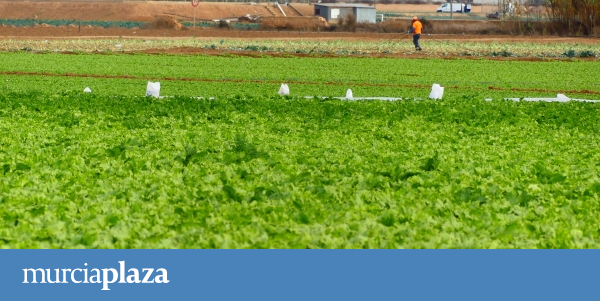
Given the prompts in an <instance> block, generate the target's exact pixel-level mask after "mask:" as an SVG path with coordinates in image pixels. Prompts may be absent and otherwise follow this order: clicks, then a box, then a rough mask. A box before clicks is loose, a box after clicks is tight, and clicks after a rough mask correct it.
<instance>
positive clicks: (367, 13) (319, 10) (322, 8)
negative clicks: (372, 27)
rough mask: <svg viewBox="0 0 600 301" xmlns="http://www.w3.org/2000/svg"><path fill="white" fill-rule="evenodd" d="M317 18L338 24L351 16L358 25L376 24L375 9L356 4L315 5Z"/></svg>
mask: <svg viewBox="0 0 600 301" xmlns="http://www.w3.org/2000/svg"><path fill="white" fill-rule="evenodd" d="M314 6H315V17H323V18H325V20H327V22H328V23H338V21H339V20H340V19H341V18H347V17H348V16H350V15H354V16H355V17H356V22H357V23H375V11H376V9H375V7H374V6H369V5H366V4H355V3H315V4H314Z"/></svg>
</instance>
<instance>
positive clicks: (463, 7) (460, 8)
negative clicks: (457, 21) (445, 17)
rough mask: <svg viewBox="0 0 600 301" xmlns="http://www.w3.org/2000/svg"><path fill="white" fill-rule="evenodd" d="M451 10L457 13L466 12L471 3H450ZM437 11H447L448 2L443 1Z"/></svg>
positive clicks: (468, 10) (469, 8)
mask: <svg viewBox="0 0 600 301" xmlns="http://www.w3.org/2000/svg"><path fill="white" fill-rule="evenodd" d="M452 11H453V12H457V13H468V12H471V4H464V3H452ZM437 12H438V13H449V12H450V3H444V4H442V5H440V7H438V9H437Z"/></svg>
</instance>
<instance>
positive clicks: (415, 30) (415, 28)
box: [408, 16, 423, 50]
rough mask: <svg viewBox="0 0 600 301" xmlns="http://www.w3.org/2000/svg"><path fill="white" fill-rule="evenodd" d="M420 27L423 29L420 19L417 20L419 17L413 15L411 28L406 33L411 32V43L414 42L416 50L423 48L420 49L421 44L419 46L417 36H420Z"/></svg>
mask: <svg viewBox="0 0 600 301" xmlns="http://www.w3.org/2000/svg"><path fill="white" fill-rule="evenodd" d="M421 29H423V24H421V21H419V18H417V16H414V17H413V20H412V28H411V29H410V30H409V31H408V33H409V34H410V33H412V34H413V44H415V49H416V50H423V49H421V46H419V38H421Z"/></svg>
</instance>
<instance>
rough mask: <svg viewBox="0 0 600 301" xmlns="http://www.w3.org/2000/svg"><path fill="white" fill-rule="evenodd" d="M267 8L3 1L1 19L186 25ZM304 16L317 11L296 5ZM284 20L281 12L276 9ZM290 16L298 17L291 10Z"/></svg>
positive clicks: (266, 13)
mask: <svg viewBox="0 0 600 301" xmlns="http://www.w3.org/2000/svg"><path fill="white" fill-rule="evenodd" d="M266 6H267V4H262V3H261V4H259V5H250V4H244V3H240V4H235V3H203V2H201V3H200V4H199V5H198V6H197V7H196V8H195V9H194V8H193V7H192V5H191V4H190V2H164V1H149V2H142V1H139V2H138V1H135V2H134V1H131V2H109V1H107V0H105V1H87V2H85V1H82V2H54V1H53V2H29V1H27V2H25V1H0V19H40V20H61V19H65V20H90V21H96V20H103V21H153V20H154V18H155V16H158V15H171V16H174V17H177V18H180V19H182V20H185V21H191V20H192V19H193V18H194V11H195V14H196V20H215V19H221V18H235V17H241V16H244V15H246V14H250V15H259V16H271V14H270V13H269V11H268V10H267V9H266ZM293 6H294V7H295V8H296V9H297V10H299V11H300V12H301V13H302V14H303V15H306V16H312V15H313V7H312V6H309V5H308V4H293ZM273 11H275V12H276V15H277V16H281V13H280V12H279V10H278V9H276V8H275V9H273ZM284 11H285V12H286V14H288V12H289V14H290V15H294V14H293V12H292V10H291V9H289V8H288V7H285V8H284Z"/></svg>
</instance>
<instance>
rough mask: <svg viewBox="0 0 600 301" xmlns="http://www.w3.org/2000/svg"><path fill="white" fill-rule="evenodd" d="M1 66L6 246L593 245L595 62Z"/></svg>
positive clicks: (82, 61)
mask: <svg viewBox="0 0 600 301" xmlns="http://www.w3.org/2000/svg"><path fill="white" fill-rule="evenodd" d="M0 60H2V61H3V62H5V63H4V64H2V65H0V87H1V89H0V129H1V132H2V133H3V134H2V135H0V167H1V168H0V246H1V247H3V248H598V247H600V218H599V217H598V216H599V215H598V212H599V210H600V199H599V197H600V177H599V174H598V172H599V171H600V153H599V152H598V149H599V145H598V144H599V142H598V141H600V132H599V126H600V104H596V103H579V102H568V103H545V102H536V103H534V102H523V101H521V102H513V101H505V100H503V98H504V97H517V98H522V97H534V96H535V97H541V96H544V97H555V96H556V94H557V93H564V94H566V95H567V96H569V97H577V98H585V99H600V95H599V94H600V83H599V82H598V78H599V77H598V75H600V72H599V71H598V70H600V69H599V68H598V67H599V65H598V62H597V60H573V61H570V60H553V61H537V62H529V61H515V60H508V61H505V60H487V59H476V60H470V59H452V60H446V59H440V58H422V59H399V58H396V59H393V58H348V57H330V58H315V57H306V58H300V57H280V58H275V57H267V56H265V57H242V56H235V55H230V56H227V55H226V56H201V55H196V56H186V55H143V54H106V55H99V54H57V53H43V54H34V53H28V52H4V53H0ZM148 81H153V82H154V81H160V82H161V86H162V87H161V95H164V96H172V97H165V98H160V99H158V98H152V97H144V93H145V89H146V83H147V82H148ZM281 83H287V84H288V85H289V86H290V90H291V93H290V96H279V95H277V90H278V89H279V86H280V84H281ZM433 83H438V84H441V85H442V86H444V87H445V94H444V98H443V99H442V100H428V99H427V96H428V95H429V91H430V88H431V85H432V84H433ZM85 87H90V88H91V90H92V93H83V89H84V88H85ZM347 89H352V90H353V92H354V96H355V97H372V96H390V97H403V98H405V100H402V101H393V102H390V101H347V100H339V99H336V98H333V97H342V96H344V95H345V93H346V90H347ZM305 96H322V97H324V98H320V97H317V98H305ZM197 97H204V98H203V99H198V98H197ZM209 97H214V98H213V99H208V98H209ZM486 98H488V99H489V98H491V99H492V100H491V101H489V100H488V101H486V100H485V99H486Z"/></svg>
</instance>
